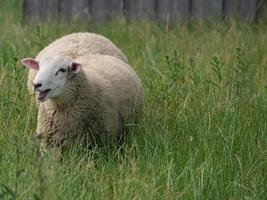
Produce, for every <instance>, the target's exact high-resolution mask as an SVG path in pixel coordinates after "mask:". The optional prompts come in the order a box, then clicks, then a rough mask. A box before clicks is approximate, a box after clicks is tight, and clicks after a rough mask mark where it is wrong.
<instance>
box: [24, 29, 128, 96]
mask: <svg viewBox="0 0 267 200" xmlns="http://www.w3.org/2000/svg"><path fill="white" fill-rule="evenodd" d="M90 54H101V55H110V56H114V57H116V58H118V59H121V60H123V61H124V62H126V63H127V62H128V60H127V57H126V56H125V55H124V54H123V53H122V51H121V50H120V49H119V48H118V47H117V46H116V45H115V44H113V43H112V42H111V41H110V40H109V39H107V38H105V37H103V36H101V35H98V34H95V33H72V34H69V35H65V36H63V37H61V38H59V39H57V40H55V41H54V42H52V43H51V44H50V45H48V46H47V47H45V48H44V49H43V50H42V51H41V52H40V53H39V54H38V55H37V56H36V60H41V59H44V58H47V57H48V58H49V57H52V56H54V55H62V56H64V57H66V58H68V59H76V58H77V57H81V56H84V55H90ZM36 73H37V72H36V71H34V70H30V72H29V76H28V84H27V86H28V90H29V92H30V94H33V88H32V81H33V80H34V78H35V76H36Z"/></svg>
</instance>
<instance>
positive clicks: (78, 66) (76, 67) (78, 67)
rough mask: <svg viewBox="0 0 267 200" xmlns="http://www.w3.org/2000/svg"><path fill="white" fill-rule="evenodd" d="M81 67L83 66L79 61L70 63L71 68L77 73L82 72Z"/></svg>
mask: <svg viewBox="0 0 267 200" xmlns="http://www.w3.org/2000/svg"><path fill="white" fill-rule="evenodd" d="M81 67H82V65H81V64H80V63H77V62H72V63H71V64H70V70H71V71H72V72H73V73H75V74H77V73H79V72H80V70H81Z"/></svg>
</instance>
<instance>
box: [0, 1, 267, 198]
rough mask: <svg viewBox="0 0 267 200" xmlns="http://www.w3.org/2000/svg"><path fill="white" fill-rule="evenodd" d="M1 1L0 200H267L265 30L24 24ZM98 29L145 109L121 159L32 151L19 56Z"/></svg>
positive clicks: (107, 152) (236, 25)
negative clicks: (132, 79)
mask: <svg viewBox="0 0 267 200" xmlns="http://www.w3.org/2000/svg"><path fill="white" fill-rule="evenodd" d="M18 2H19V1H17V0H11V1H7V0H5V1H0V30H1V34H0V199H27V200H28V199H125V200H128V199H153V200H154V199H204V200H206V199H212V200H213V199H223V200H225V199H229V200H230V199H231V200H236V199H246V200H248V199H258V200H263V199H266V198H267V93H266V92H267V91H266V83H267V34H266V32H267V25H266V23H265V22H261V23H260V24H250V25H248V24H243V23H240V22H235V21H230V22H223V23H220V24H217V23H211V22H210V23H204V24H197V23H190V24H187V25H178V24H177V25H176V26H174V27H159V26H157V25H156V24H153V23H151V22H144V23H128V22H127V21H125V20H117V21H114V22H110V23H107V24H105V25H100V26H95V25H93V24H92V23H87V22H85V23H75V22H72V23H69V24H66V23H56V22H54V23H52V22H50V23H46V24H39V27H37V26H35V25H23V24H22V23H21V17H20V16H21V14H20V12H18V10H19V8H20V6H19V4H18ZM76 31H90V32H96V33H100V34H103V35H104V36H106V37H108V38H110V39H111V40H112V41H114V43H115V44H117V45H118V46H119V47H120V48H121V49H122V50H123V51H124V52H125V54H126V55H127V56H128V57H129V62H130V63H131V65H132V66H133V68H134V69H135V70H136V71H137V73H138V74H139V75H140V77H141V79H142V82H143V85H144V90H145V96H146V97H145V106H144V114H143V117H142V119H141V120H140V123H139V124H138V127H137V129H136V130H135V132H134V134H133V136H132V137H129V136H127V137H126V142H125V144H124V151H125V152H124V155H122V154H120V153H118V152H117V151H116V150H114V149H113V150H112V149H100V150H99V149H94V150H92V151H90V152H86V153H81V152H78V150H76V149H75V148H73V149H72V150H71V151H70V152H68V153H67V154H66V155H64V157H63V159H62V161H61V162H58V161H55V160H54V159H53V157H52V155H51V153H48V154H46V155H45V156H44V158H40V156H38V151H37V149H38V143H37V142H36V141H34V140H33V139H32V136H33V135H34V133H35V127H36V123H37V110H36V108H35V107H34V104H33V102H32V101H31V100H30V99H31V98H30V97H29V96H28V94H27V90H26V81H27V70H26V69H25V68H24V67H22V65H21V64H20V63H19V60H20V59H21V58H24V57H30V56H35V55H36V54H37V52H38V51H39V50H40V49H41V48H42V47H44V46H46V45H47V44H49V43H50V42H51V41H53V40H54V39H55V38H58V37H60V36H61V35H64V34H67V33H71V32H76Z"/></svg>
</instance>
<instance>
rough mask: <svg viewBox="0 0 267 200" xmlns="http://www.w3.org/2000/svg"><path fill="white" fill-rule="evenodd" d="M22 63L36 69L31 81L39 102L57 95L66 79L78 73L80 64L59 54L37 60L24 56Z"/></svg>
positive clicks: (62, 88)
mask: <svg viewBox="0 0 267 200" xmlns="http://www.w3.org/2000/svg"><path fill="white" fill-rule="evenodd" d="M22 63H23V64H24V65H25V66H27V67H28V68H30V69H33V70H37V71H38V72H37V75H36V76H35V79H34V81H33V87H34V90H35V91H36V93H37V99H38V100H39V101H41V102H44V101H46V100H47V99H49V98H56V97H59V96H60V95H61V94H62V92H63V90H64V86H65V83H66V81H67V79H69V78H71V77H72V76H74V75H75V74H77V73H79V71H80V68H81V65H80V64H79V63H76V62H71V61H69V60H68V59H66V58H64V57H60V56H54V57H51V58H46V59H43V60H40V62H39V61H37V60H35V59H32V58H25V59H23V60H22Z"/></svg>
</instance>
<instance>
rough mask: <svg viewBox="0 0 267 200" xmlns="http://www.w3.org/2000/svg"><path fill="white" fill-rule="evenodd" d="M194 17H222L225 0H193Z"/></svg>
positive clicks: (198, 18)
mask: <svg viewBox="0 0 267 200" xmlns="http://www.w3.org/2000/svg"><path fill="white" fill-rule="evenodd" d="M191 8H192V10H191V12H192V17H193V18H195V19H197V20H207V19H215V20H218V19H221V18H222V16H223V0H192V6H191Z"/></svg>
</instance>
